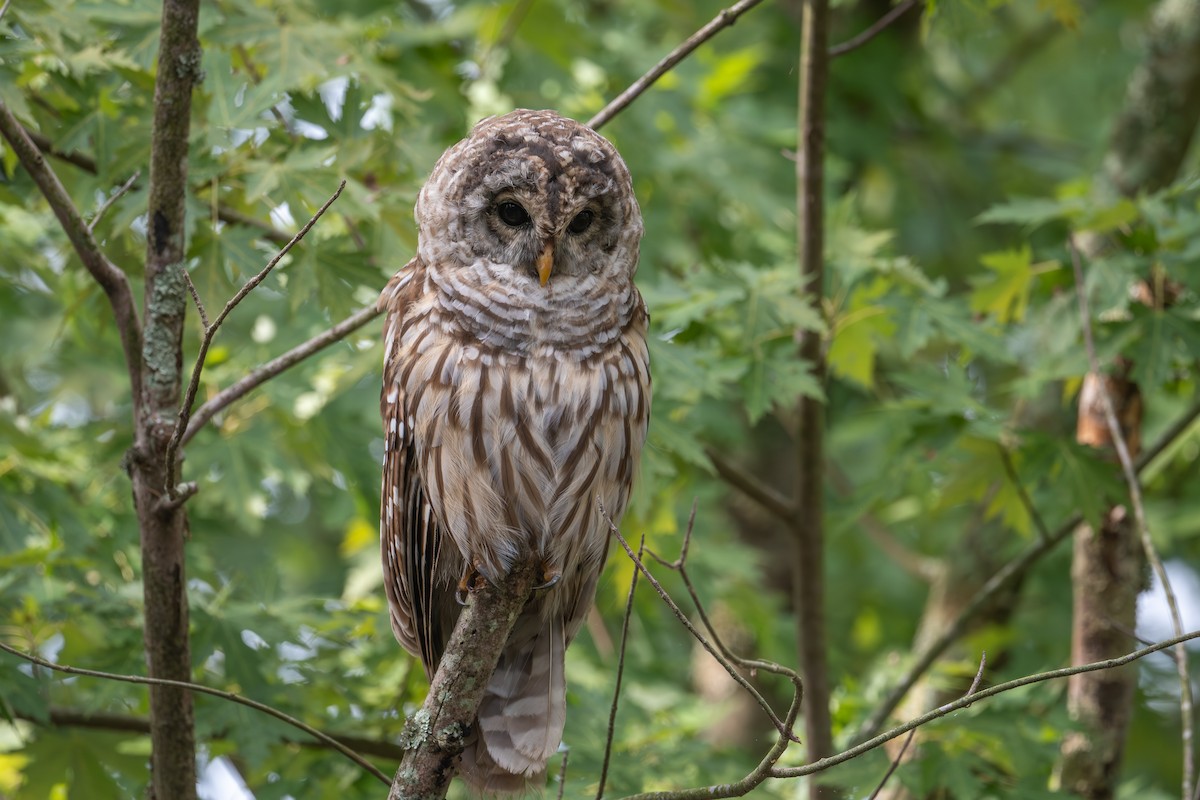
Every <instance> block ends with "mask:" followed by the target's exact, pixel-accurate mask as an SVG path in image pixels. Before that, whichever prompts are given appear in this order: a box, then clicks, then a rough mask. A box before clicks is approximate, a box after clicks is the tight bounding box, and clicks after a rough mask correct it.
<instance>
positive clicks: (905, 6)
mask: <svg viewBox="0 0 1200 800" xmlns="http://www.w3.org/2000/svg"><path fill="white" fill-rule="evenodd" d="M920 4H921V0H904V2H903V3H901V4H900V5H898V6H896V7H895V8H893V9H892V10H891V11H889V12H887V13H886V14H884V15H883V16H882V17H880V18H879V19H878V20H876V21H875V23H874V24H873V25H871V26H870V27H869V28H867V29H866V30H865V31H863V32H862V33H860V34H858V35H857V36H855V37H854V38H853V39H848V40H846V41H844V42H842V43H841V44H835V45H834V46H833V47H831V48H829V57H830V58H837V57H838V56H844V55H845V54H846V53H849V52H850V51H851V50H857V49H858V48H860V47H862V46H863V45H864V44H866V43H867V42H869V41H871V40H872V39H874V38H875V37H876V36H878V35H879V34H881V33H883V31H884V30H886V29H887V27H888V26H889V25H891V24H892V23H893V22H895V21H896V20H898V19H900V17H902V16H904V14H905V13H906V12H907V11H908V10H909V9H910V8H914V7H916V6H918V5H920Z"/></svg>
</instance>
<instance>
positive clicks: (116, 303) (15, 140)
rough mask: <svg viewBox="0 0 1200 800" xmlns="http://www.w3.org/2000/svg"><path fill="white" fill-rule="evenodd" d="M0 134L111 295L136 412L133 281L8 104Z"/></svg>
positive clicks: (138, 354) (138, 335)
mask: <svg viewBox="0 0 1200 800" xmlns="http://www.w3.org/2000/svg"><path fill="white" fill-rule="evenodd" d="M0 134H2V135H3V136H4V138H5V139H6V140H7V141H8V143H9V145H10V146H11V147H12V149H13V151H14V152H16V154H17V158H18V159H19V160H20V161H21V165H22V166H23V167H25V171H26V172H28V173H29V176H30V177H31V178H33V182H34V183H35V184H37V187H38V189H40V190H41V192H42V194H43V195H44V196H45V198H46V202H47V203H49V204H50V209H51V210H52V211H53V212H54V216H56V217H57V218H58V221H59V224H60V225H62V229H63V231H64V232H65V233H66V234H67V238H68V239H69V240H70V241H71V246H72V247H73V248H74V249H75V253H76V254H77V255H78V256H79V260H80V261H82V262H83V266H84V267H85V268H86V269H87V271H88V272H89V273H91V276H92V277H93V278H95V279H96V283H98V284H100V288H101V289H103V290H104V293H105V294H106V295H107V296H108V303H109V305H111V306H112V310H113V314H114V315H115V316H116V318H117V331H118V332H119V333H120V335H121V347H122V349H123V350H124V352H125V364H126V367H127V368H128V370H129V383H130V389H131V396H132V398H133V407H134V409H137V408H138V407H139V406H140V404H141V398H142V323H141V321H140V320H139V318H138V315H137V309H136V307H135V305H134V301H133V292H132V291H131V290H130V288H129V279H128V278H127V277H126V276H125V273H124V272H122V271H121V269H120V268H118V267H117V266H116V265H115V264H113V263H112V262H111V261H109V260H108V257H107V256H105V255H104V253H103V252H102V251H101V250H100V245H98V244H97V243H96V239H95V238H94V237H93V236H92V232H91V229H90V228H89V227H88V225H87V223H86V222H84V221H83V217H82V216H80V214H79V210H78V209H77V208H75V204H74V203H73V202H71V197H70V195H68V194H67V190H66V189H65V188H63V185H62V182H61V181H60V180H59V179H58V175H56V174H55V173H54V170H53V169H51V167H50V165H49V164H48V163H46V157H45V156H44V155H42V151H41V150H39V149H38V147H37V145H36V144H34V142H33V140H31V139H30V137H29V135H28V133H27V132H26V130H25V128H24V127H22V126H21V123H20V122H18V121H17V118H16V117H15V116H13V113H12V111H10V110H9V108H8V106H6V105H5V104H4V102H3V101H0ZM135 416H136V414H135Z"/></svg>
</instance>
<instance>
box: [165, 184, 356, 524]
mask: <svg viewBox="0 0 1200 800" xmlns="http://www.w3.org/2000/svg"><path fill="white" fill-rule="evenodd" d="M345 188H346V181H345V180H343V181H342V182H341V184H340V185H339V186H338V188H337V191H336V192H334V193H333V196H332V197H330V198H329V199H328V200H326V201H325V204H324V205H323V206H321V207H320V208H318V209H317V213H315V214H313V215H312V217H311V218H309V220H308V222H306V223H304V227H303V228H301V229H300V230H299V231H297V233H296V235H295V236H293V237H292V238H291V241H289V242H288V243H287V244H285V245H284V246H283V247H282V248H281V249H280V250H279V252H278V253H276V254H275V257H274V258H272V259H271V260H270V261H268V262H267V265H266V266H265V267H263V268H262V269H261V270H260V271H259V273H258V274H257V275H255V276H254V277H253V278H251V279H250V280H248V281H246V283H245V284H244V285H243V286H242V288H241V289H238V291H237V294H235V295H234V296H233V297H231V298H230V299H229V302H228V303H226V304H225V307H224V308H223V309H221V313H220V314H217V318H216V319H214V320H213V321H212V324H211V325H205V326H204V336H203V337H202V338H201V340H200V352H199V353H197V354H196V364H195V366H193V367H192V378H191V381H189V383H188V387H187V393H186V394H185V395H184V398H183V403H182V404H180V406H179V420H178V422H176V423H175V432H174V433H173V434H172V436H171V441H170V442H169V443H168V444H167V480H166V491H167V496H168V498H170V499H172V500H173V499H174V498H175V496H176V486H175V474H176V460H177V459H176V454H177V453H178V451H179V443H180V442H181V441H183V435H184V433H185V432H186V431H187V427H188V418H189V417H190V416H191V414H192V405H193V404H194V403H195V402H196V392H197V390H199V388H200V373H202V372H203V371H204V359H205V357H207V356H208V348H209V345H211V344H212V340H213V337H214V336H216V335H217V330H218V329H219V328H220V327H221V323H223V322H224V321H225V319H226V318H227V317H228V316H229V315H230V313H232V311H233V309H235V308H237V305H238V303H240V302H242V301H243V300H245V299H246V297H247V295H249V294H250V293H251V292H252V291H254V290H255V289H256V288H257V287H258V285H259V284H260V283H262V282H263V281H264V280H266V278H267V276H268V275H270V274H271V270H273V269H275V266H276V265H277V264H278V263H279V262H280V261H282V260H283V257H284V256H286V255H287V254H288V253H289V252H290V251H291V249H292V248H293V247H294V246H295V245H296V243H297V242H299V241H300V240H301V239H303V238H304V237H305V236H306V235H308V232H309V231H310V230H312V227H313V225H316V224H317V220H319V219H320V218H321V217H322V216H323V215H324V214H325V212H326V211H327V210H328V209H329V207H330V206H331V205H333V203H334V201H335V200H337V199H338V198H339V197H340V196H341V194H342V190H343V189H345Z"/></svg>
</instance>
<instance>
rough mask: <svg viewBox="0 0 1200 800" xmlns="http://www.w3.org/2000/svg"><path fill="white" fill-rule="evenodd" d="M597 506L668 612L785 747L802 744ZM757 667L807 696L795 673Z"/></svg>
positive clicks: (770, 667)
mask: <svg viewBox="0 0 1200 800" xmlns="http://www.w3.org/2000/svg"><path fill="white" fill-rule="evenodd" d="M596 502H597V505H599V506H600V516H601V517H603V518H604V521H605V523H607V525H608V529H609V531H611V532H612V535H613V536H614V537H616V539H617V541H618V542H620V543H621V547H622V548H624V549H625V553H626V555H628V556H629V560H630V561H632V562H633V564H634V567H636V568H637V570H638V571H639V572H641V573H642V575H643V576H645V578H646V580H647V581H648V582H649V583H650V585H651V586H653V587H654V591H655V592H657V593H658V596H659V597H660V598H661V599H662V601H663V602H664V603H666V604H667V607H668V608H670V609H671V612H672V613H673V614H674V615H675V618H676V619H677V620H679V623H680V624H681V625H683V627H684V628H685V629H686V630H687V632H688V633H690V634H691V635H692V636H693V637H694V638H695V639H696V641H697V642H699V643H700V646H701V647H703V648H704V649H705V650H706V651H707V652H708V654H709V655H710V656H712V657H713V658H715V659H716V660H717V663H719V664H720V665H721V666H722V667H724V669H725V671H726V672H727V673H729V677H731V678H733V680H734V681H735V682H736V683H737V684H738V685H739V686H741V687H742V688H743V689H745V690H746V692H748V693H749V694H750V696H751V697H753V698H754V699H755V701H757V702H758V704H759V706H760V707H761V708H762V709H763V711H765V712H766V714H767V716H768V717H769V718H770V719H771V723H772V724H773V725H774V726H775V729H776V730H777V731H778V732H779V735H780V737H781V738H782V739H783V740H784V741H785V743H786V742H799V741H800V739H799V737H798V736H797V735H796V733H795V732H794V731H793V730H792V728H791V723H789V722H788V721H786V718H784V719H781V718H780V717H779V715H778V714H776V713H775V710H774V709H773V708H771V704H770V703H768V702H767V700H766V698H764V697H763V696H762V694H761V693H760V692H759V691H758V690H757V689H755V688H754V686H753V685H752V684H751V683H750V681H748V680H746V677H745V676H744V675H742V673H741V672H739V671H738V669H737V667H736V666H735V665H734V664H733V663H731V661H730V659H728V658H726V656H725V653H724V652H723V650H724V647H723V646H722V647H720V648H718V647H716V646H715V645H713V643H712V642H710V641H709V640H708V639H707V638H706V637H705V636H704V634H703V633H701V632H700V631H699V630H697V629H696V626H695V625H693V624H692V621H691V620H690V619H688V617H687V614H685V613H683V609H681V608H680V607H679V605H678V604H677V603H676V602H675V601H674V600H673V599H672V598H671V595H670V594H668V593H667V590H666V589H664V588H663V585H662V584H661V583H659V582H658V579H657V578H655V577H654V575H653V574H651V572H650V570H649V569H647V568H646V564H645V562H643V561H642V559H641V558H639V557H638V555H637V553H635V552H633V548H632V547H630V545H629V542H628V541H626V539H625V537H624V536H623V535H622V534H621V530H620V529H619V528H618V527H617V525H616V523H614V522H613V520H612V517H610V516H609V515H608V512H607V511H606V510H605V509H604V505H603V503H600V499H599V498H598V497H597V499H596ZM754 663H761V664H763V665H764V666H765V667H766V668H768V669H769V671H771V672H774V673H776V674H780V675H785V676H787V677H788V678H790V679H791V681H792V685H793V686H794V687H795V696H796V697H797V698H799V697H800V696H801V695H802V694H803V693H804V692H803V685H802V683H801V681H800V678H799V676H798V675H797V674H796V673H795V671H793V670H789V669H787V668H786V667H782V666H780V665H778V664H769V662H754ZM797 702H798V700H797Z"/></svg>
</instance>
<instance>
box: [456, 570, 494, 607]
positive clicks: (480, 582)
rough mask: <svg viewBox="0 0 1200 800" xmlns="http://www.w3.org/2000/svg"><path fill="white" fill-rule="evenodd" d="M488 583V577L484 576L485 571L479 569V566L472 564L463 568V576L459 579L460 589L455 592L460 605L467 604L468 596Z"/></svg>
mask: <svg viewBox="0 0 1200 800" xmlns="http://www.w3.org/2000/svg"><path fill="white" fill-rule="evenodd" d="M486 585H487V578H485V577H483V573H482V572H480V571H479V568H478V567H476V566H474V565H471V566H469V567H467V568H466V569H465V570H463V576H462V577H461V578H459V580H458V589H457V590H456V591H455V592H454V599H455V600H456V601H458V604H459V605H460V606H465V605H466V604H467V596H468V595H469V594H470V593H471V592H475V591H478V590H480V589H482V588H483V587H484V586H486Z"/></svg>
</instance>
